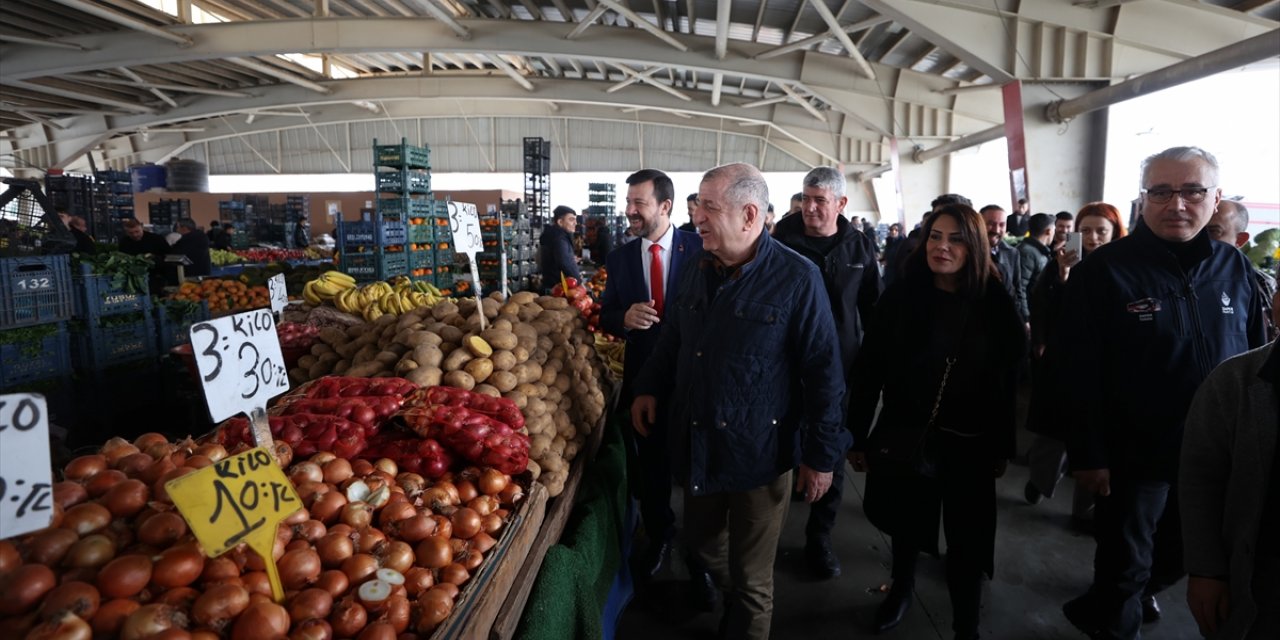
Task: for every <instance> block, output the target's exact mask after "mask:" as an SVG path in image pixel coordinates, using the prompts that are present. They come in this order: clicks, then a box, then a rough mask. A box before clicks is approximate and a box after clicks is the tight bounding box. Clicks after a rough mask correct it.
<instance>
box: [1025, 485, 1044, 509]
mask: <svg viewBox="0 0 1280 640" xmlns="http://www.w3.org/2000/svg"><path fill="white" fill-rule="evenodd" d="M1022 497H1023V499H1025V500H1026V501H1027V504H1029V505H1037V504H1040V501H1041V500H1044V494H1043V493H1040V490H1039V489H1037V488H1036V485H1034V484H1032V483H1031V481H1027V486H1025V487H1023V488H1022Z"/></svg>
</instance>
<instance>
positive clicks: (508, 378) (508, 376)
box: [489, 371, 520, 393]
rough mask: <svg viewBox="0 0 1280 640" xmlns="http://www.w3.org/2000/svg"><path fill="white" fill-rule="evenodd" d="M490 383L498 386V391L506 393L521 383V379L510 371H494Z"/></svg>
mask: <svg viewBox="0 0 1280 640" xmlns="http://www.w3.org/2000/svg"><path fill="white" fill-rule="evenodd" d="M489 384H492V385H493V386H494V387H496V388H497V389H498V391H501V392H502V393H506V392H508V391H511V390H512V389H515V388H516V385H517V384H520V381H519V380H517V379H516V377H515V375H513V374H512V373H511V372H510V371H494V372H493V373H492V374H491V375H490V376H489Z"/></svg>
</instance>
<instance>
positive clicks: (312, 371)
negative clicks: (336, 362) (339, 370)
mask: <svg viewBox="0 0 1280 640" xmlns="http://www.w3.org/2000/svg"><path fill="white" fill-rule="evenodd" d="M330 371H333V363H332V362H329V363H326V362H324V361H323V360H317V361H316V363H315V364H313V365H311V367H310V368H308V369H307V379H308V380H315V379H316V378H319V377H322V376H326V375H329V372H330Z"/></svg>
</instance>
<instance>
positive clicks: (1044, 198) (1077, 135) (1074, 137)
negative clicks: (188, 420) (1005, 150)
mask: <svg viewBox="0 0 1280 640" xmlns="http://www.w3.org/2000/svg"><path fill="white" fill-rule="evenodd" d="M1101 86H1104V85H1101V84H1098V83H1066V82H1057V83H1044V84H1040V83H1025V84H1023V85H1022V105H1023V123H1024V124H1023V127H1024V129H1025V131H1026V140H1027V144H1026V147H1027V182H1028V183H1029V184H1028V186H1029V188H1030V189H1029V191H1030V193H1029V195H1030V203H1031V211H1032V212H1033V213H1056V212H1058V211H1070V212H1072V213H1075V212H1076V211H1077V210H1078V209H1079V208H1080V207H1081V206H1083V205H1084V204H1086V203H1088V202H1093V201H1095V200H1100V199H1102V186H1103V178H1104V176H1105V169H1106V160H1107V158H1106V148H1107V110H1106V109H1099V110H1097V111H1093V112H1090V113H1086V114H1083V115H1081V116H1079V117H1077V118H1075V119H1074V120H1072V121H1071V122H1069V123H1065V124H1055V123H1052V122H1049V121H1048V120H1046V119H1045V115H1044V106H1045V104H1048V103H1049V102H1052V101H1054V100H1059V99H1067V100H1070V99H1071V98H1075V97H1077V96H1081V95H1084V94H1086V93H1089V92H1090V91H1094V90H1096V89H1098V88H1100V87H1101ZM1050 90H1052V91H1050ZM1055 94H1056V95H1055ZM926 166H927V165H926ZM1113 204H1115V203H1113Z"/></svg>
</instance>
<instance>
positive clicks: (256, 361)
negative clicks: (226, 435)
mask: <svg viewBox="0 0 1280 640" xmlns="http://www.w3.org/2000/svg"><path fill="white" fill-rule="evenodd" d="M191 347H192V350H193V351H194V353H195V357H196V367H197V368H198V369H199V370H200V381H201V383H202V384H203V385H204V395H205V399H206V400H207V401H208V404H209V416H210V417H211V418H212V419H213V420H215V421H220V420H225V419H227V418H230V417H232V416H234V415H236V414H238V413H244V414H247V415H248V416H249V418H250V419H251V420H252V422H253V437H254V441H255V442H256V443H257V445H258V446H260V447H267V448H268V449H269V448H270V447H271V444H272V440H271V430H270V429H269V428H268V427H267V401H268V400H270V399H271V398H274V397H276V396H278V395H280V394H281V393H284V392H285V391H288V390H289V374H288V371H287V370H286V369H285V365H284V356H283V355H282V354H281V353H280V338H279V336H277V335H276V322H275V318H273V317H272V314H271V311H270V310H269V309H255V310H253V311H246V312H244V313H237V314H235V315H233V316H227V317H224V318H218V319H216V320H209V321H207V322H199V323H196V324H195V325H192V327H191Z"/></svg>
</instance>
